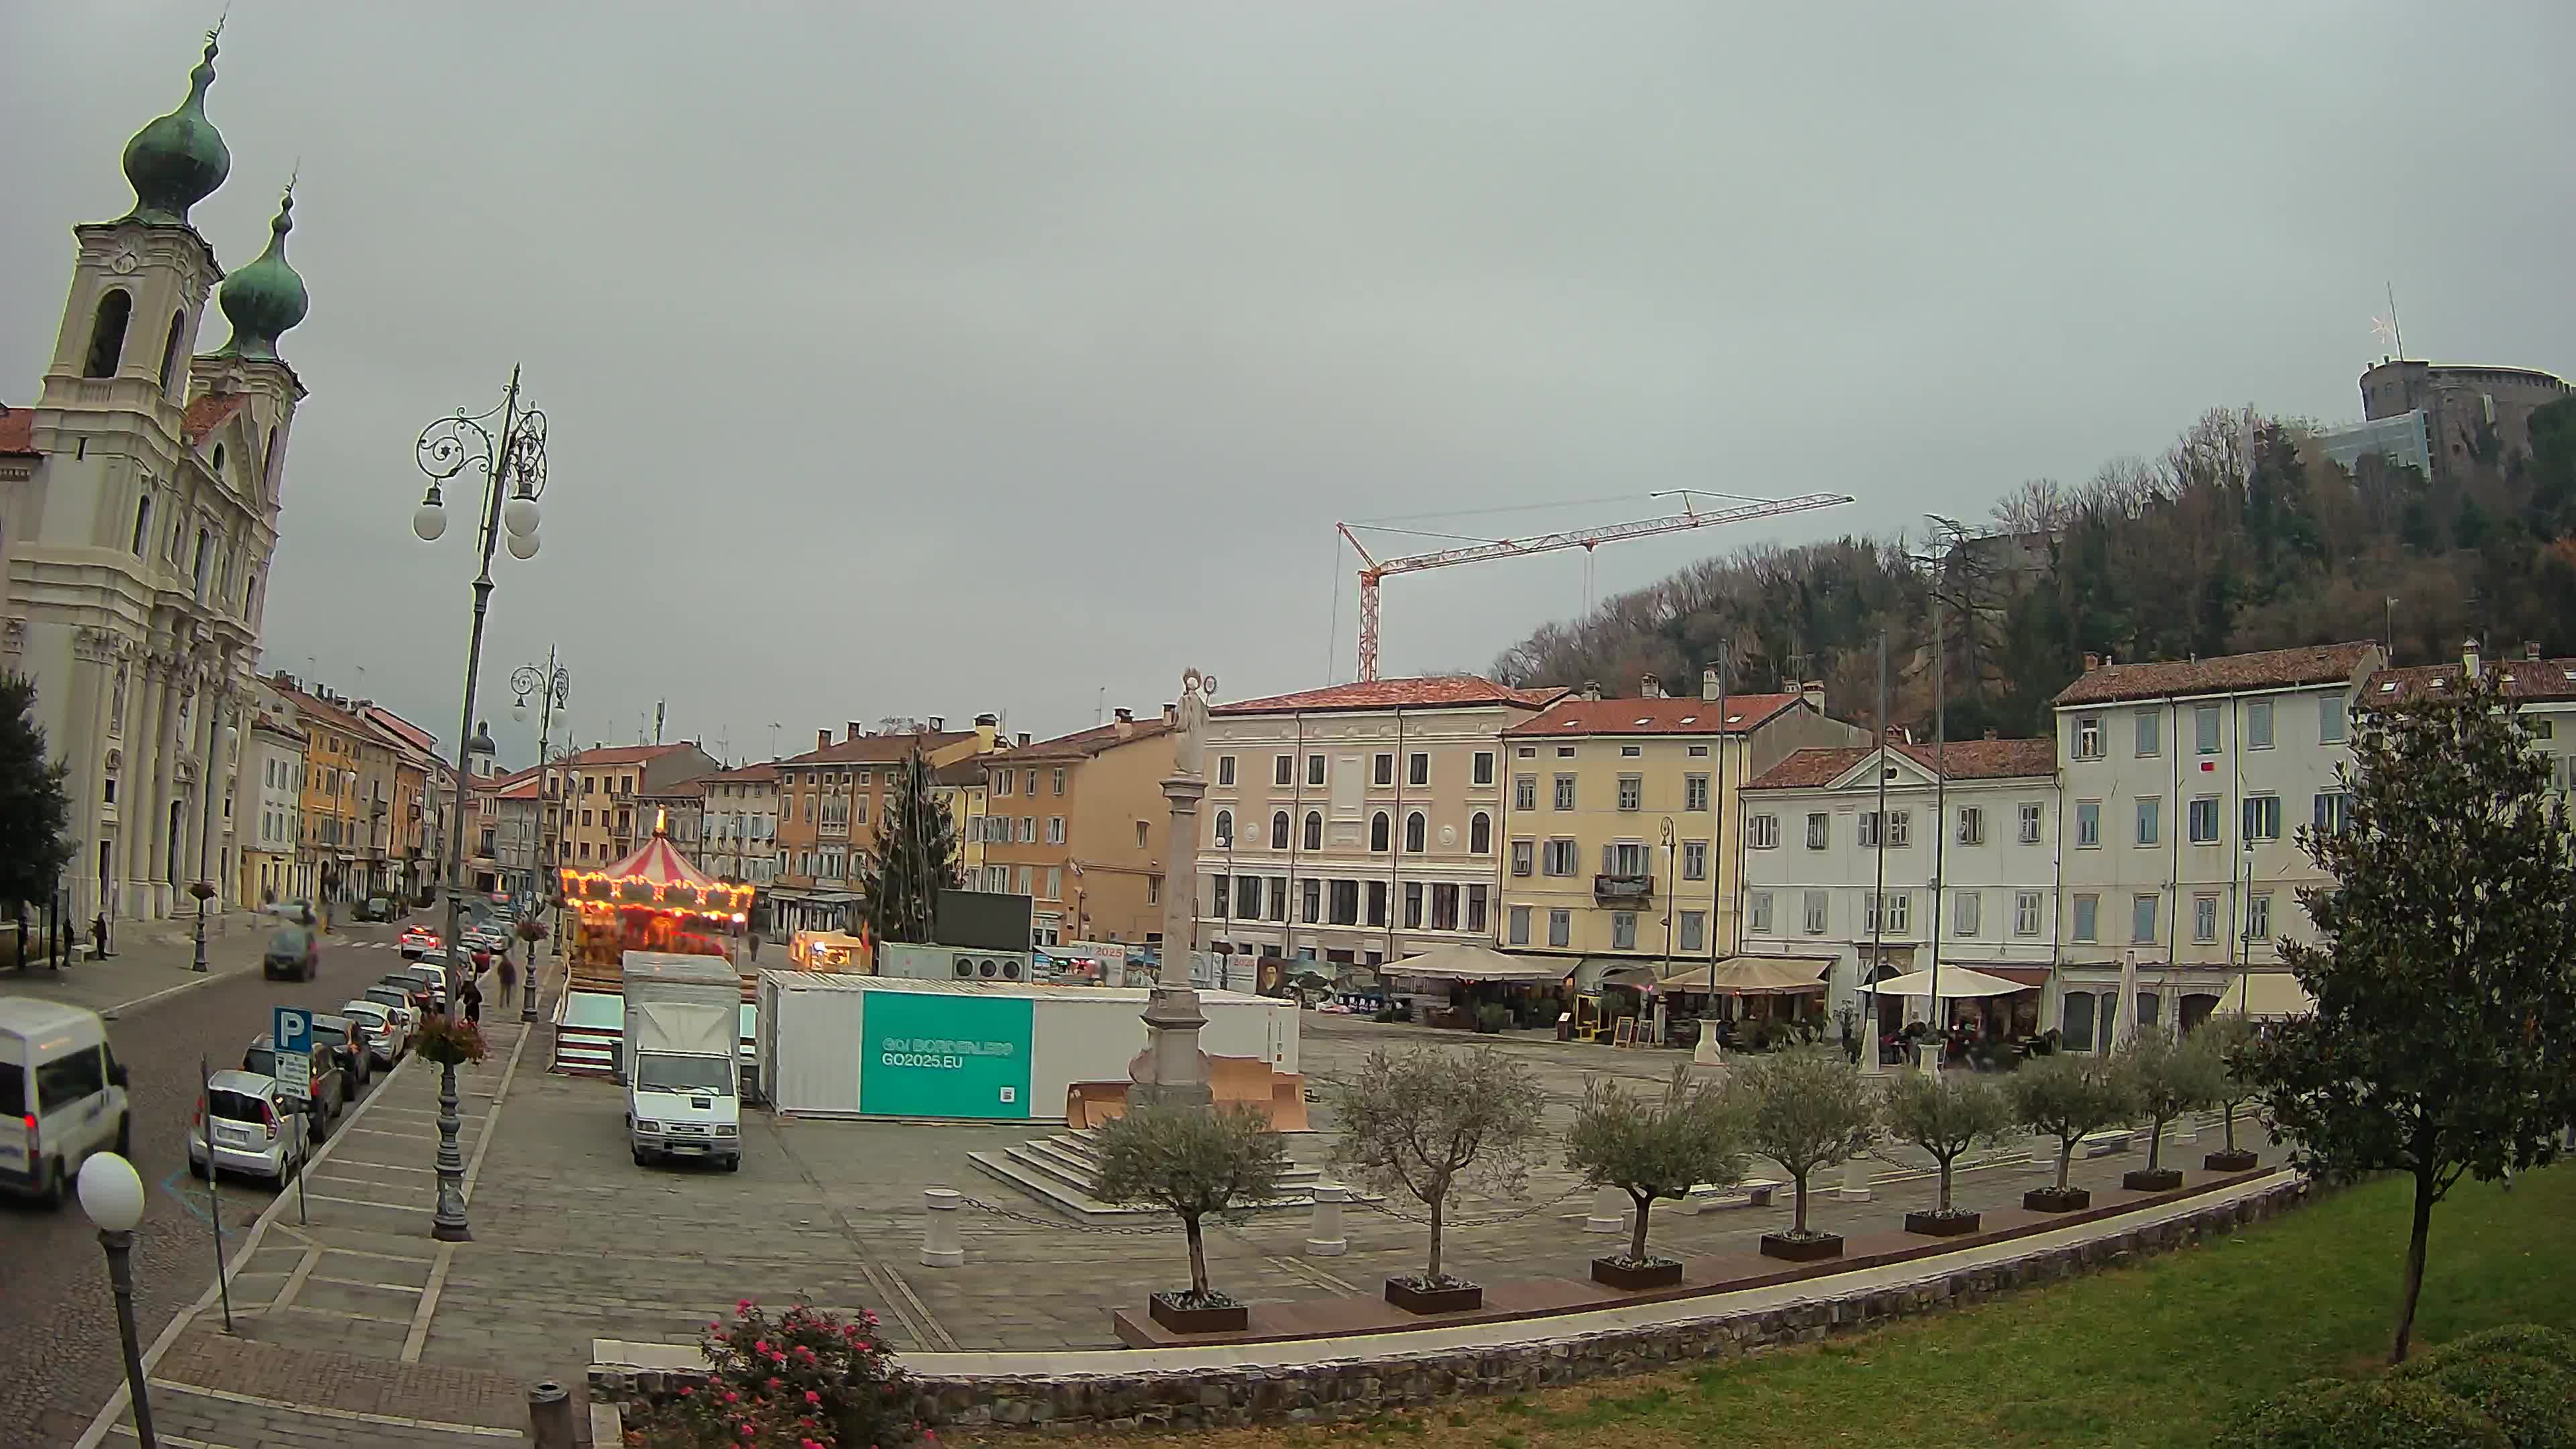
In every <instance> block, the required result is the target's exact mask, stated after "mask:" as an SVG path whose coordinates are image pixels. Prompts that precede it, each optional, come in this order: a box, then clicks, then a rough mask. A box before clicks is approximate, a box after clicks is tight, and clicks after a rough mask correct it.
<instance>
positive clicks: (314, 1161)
mask: <svg viewBox="0 0 2576 1449" xmlns="http://www.w3.org/2000/svg"><path fill="white" fill-rule="evenodd" d="M204 984H205V983H204V982H201V981H186V982H182V983H180V984H179V986H177V987H176V988H173V989H174V990H180V991H184V990H186V989H188V988H189V987H191V986H201V985H204ZM520 1042H521V1045H522V1046H524V1045H525V1044H526V1036H525V1035H522V1037H521V1038H520ZM517 1060H518V1058H517V1055H516V1053H515V1052H514V1053H513V1054H512V1057H511V1062H512V1065H513V1067H515V1065H516V1063H517ZM420 1061H421V1058H419V1057H417V1056H409V1057H405V1058H403V1061H402V1065H400V1066H398V1067H395V1068H394V1069H393V1070H392V1071H391V1072H388V1073H386V1074H385V1079H384V1083H383V1086H380V1087H379V1088H378V1089H377V1090H375V1091H374V1092H371V1093H369V1094H368V1095H367V1099H366V1100H365V1101H363V1102H361V1103H359V1104H358V1110H356V1111H355V1112H352V1113H350V1114H349V1115H348V1117H347V1118H346V1119H345V1120H344V1121H342V1122H341V1124H340V1125H339V1126H338V1127H337V1128H335V1129H333V1131H332V1133H331V1136H330V1139H329V1140H328V1141H326V1142H324V1143H323V1144H322V1146H321V1147H320V1148H319V1149H317V1150H316V1151H314V1153H313V1154H312V1155H311V1156H309V1157H307V1158H306V1159H305V1161H304V1168H303V1170H304V1171H305V1172H311V1171H312V1170H313V1169H314V1168H315V1167H317V1166H319V1165H320V1164H321V1163H323V1162H324V1161H326V1160H327V1159H328V1158H329V1157H330V1155H331V1154H332V1153H333V1152H335V1151H337V1150H338V1149H339V1146H340V1144H341V1143H343V1142H346V1141H348V1140H349V1137H348V1131H349V1128H350V1127H351V1126H353V1125H355V1124H356V1123H357V1121H358V1120H359V1119H360V1118H362V1117H364V1116H366V1115H367V1112H368V1110H369V1109H371V1108H373V1107H374V1106H375V1105H376V1104H377V1103H378V1102H381V1101H383V1100H384V1099H385V1097H386V1095H387V1094H386V1091H385V1088H387V1087H391V1086H392V1085H393V1083H394V1080H395V1078H397V1077H399V1076H400V1075H401V1074H403V1073H404V1072H407V1071H410V1070H411V1069H412V1067H413V1066H414V1065H415V1064H417V1063H419V1062H420ZM507 1078H508V1073H507V1072H506V1071H505V1072H504V1081H505V1082H506V1081H507ZM494 1105H495V1107H496V1108H497V1107H498V1105H499V1099H498V1097H496V1098H495V1099H494ZM490 1140H491V1128H490V1127H489V1126H488V1125H487V1126H486V1127H485V1128H484V1141H486V1142H488V1141H490ZM478 1147H479V1144H478ZM290 1201H291V1195H290V1194H288V1193H286V1192H283V1191H281V1192H279V1193H278V1195H277V1196H276V1197H275V1198H272V1199H271V1200H270V1201H269V1204H268V1206H267V1207H266V1208H264V1209H262V1210H261V1212H260V1215H259V1217H258V1218H257V1219H256V1220H255V1221H253V1222H252V1223H251V1226H250V1231H249V1232H248V1233H246V1234H244V1235H243V1237H242V1240H241V1246H240V1247H238V1248H236V1249H234V1250H233V1254H232V1256H231V1257H230V1258H229V1259H227V1260H226V1261H225V1263H224V1269H223V1275H222V1278H221V1280H220V1281H219V1282H217V1283H209V1284H207V1285H206V1291H205V1292H203V1293H200V1294H198V1295H197V1301H196V1302H195V1303H193V1304H191V1305H189V1306H188V1307H186V1308H184V1309H181V1310H180V1311H179V1312H178V1313H176V1314H174V1315H172V1317H171V1319H170V1321H169V1323H167V1324H165V1325H163V1327H162V1329H161V1332H160V1333H159V1334H158V1335H157V1336H156V1337H154V1338H153V1340H152V1343H151V1346H150V1347H148V1348H146V1349H145V1350H144V1352H143V1376H144V1378H145V1380H146V1381H147V1382H148V1381H149V1380H150V1379H151V1377H152V1370H153V1369H154V1368H156V1367H157V1366H159V1364H160V1362H161V1360H162V1358H163V1357H164V1356H166V1355H167V1354H168V1353H169V1352H170V1349H171V1348H172V1346H173V1345H175V1344H177V1343H178V1341H179V1336H180V1335H181V1334H183V1333H185V1332H186V1331H187V1330H188V1329H189V1327H190V1326H191V1325H193V1324H194V1323H195V1322H196V1321H197V1319H198V1318H199V1317H201V1316H202V1315H204V1313H205V1312H206V1310H207V1309H209V1308H212V1307H213V1306H214V1305H215V1302H216V1300H217V1298H218V1297H219V1296H220V1295H221V1293H222V1291H223V1287H224V1285H225V1284H229V1283H230V1282H231V1281H232V1280H233V1279H234V1278H236V1277H238V1276H240V1274H241V1271H242V1269H243V1268H244V1267H245V1266H247V1265H248V1264H249V1262H250V1260H251V1256H252V1255H253V1254H255V1253H257V1252H258V1251H259V1248H260V1242H261V1240H262V1239H263V1238H265V1237H267V1236H268V1229H269V1226H270V1225H271V1224H273V1223H275V1222H276V1221H278V1219H279V1218H280V1217H281V1216H283V1215H284V1213H285V1211H286V1209H287V1207H288V1205H289V1203H290ZM130 1397H131V1388H130V1386H129V1385H126V1384H119V1385H117V1386H116V1389H115V1390H114V1391H113V1392H112V1393H110V1394H109V1395H108V1398H107V1402H106V1403H105V1404H104V1405H102V1406H100V1408H99V1411H98V1412H97V1413H96V1414H94V1415H92V1416H91V1418H90V1422H89V1428H87V1429H86V1430H83V1431H82V1433H81V1436H80V1438H78V1439H76V1440H74V1441H73V1443H72V1449H98V1446H99V1445H100V1444H102V1443H104V1442H105V1441H106V1440H107V1438H108V1436H109V1435H110V1434H112V1433H114V1432H115V1430H116V1421H117V1419H118V1418H119V1417H120V1416H121V1415H123V1414H124V1413H125V1411H126V1409H127V1407H128V1406H129V1402H130Z"/></svg>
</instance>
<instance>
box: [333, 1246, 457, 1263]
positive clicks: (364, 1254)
mask: <svg viewBox="0 0 2576 1449" xmlns="http://www.w3.org/2000/svg"><path fill="white" fill-rule="evenodd" d="M322 1251H324V1252H326V1253H337V1254H339V1255H340V1256H341V1257H344V1258H381V1259H383V1260H384V1261H386V1262H388V1263H421V1264H428V1263H433V1262H436V1261H437V1259H435V1258H413V1257H406V1256H405V1255H403V1254H401V1253H378V1252H374V1251H372V1250H370V1249H366V1248H343V1247H341V1246H339V1245H338V1244H336V1243H335V1244H333V1245H331V1246H330V1247H327V1248H324V1249H323V1250H322Z"/></svg>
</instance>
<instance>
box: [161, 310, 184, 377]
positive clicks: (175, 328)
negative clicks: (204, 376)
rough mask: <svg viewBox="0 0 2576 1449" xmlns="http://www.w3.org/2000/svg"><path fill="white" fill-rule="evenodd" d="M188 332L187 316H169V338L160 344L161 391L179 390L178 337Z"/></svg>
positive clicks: (181, 314) (176, 314)
mask: <svg viewBox="0 0 2576 1449" xmlns="http://www.w3.org/2000/svg"><path fill="white" fill-rule="evenodd" d="M187 330H188V314H187V313H185V312H173V313H171V314H170V336H169V338H168V340H166V341H164V342H163V343H162V344H161V390H162V391H163V392H177V391H178V390H179V337H180V335H181V334H182V333H184V332H186V331H187Z"/></svg>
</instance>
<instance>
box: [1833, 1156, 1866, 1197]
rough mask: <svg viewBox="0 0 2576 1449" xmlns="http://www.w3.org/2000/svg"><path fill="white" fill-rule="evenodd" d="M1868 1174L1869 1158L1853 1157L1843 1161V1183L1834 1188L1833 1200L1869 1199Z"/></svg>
mask: <svg viewBox="0 0 2576 1449" xmlns="http://www.w3.org/2000/svg"><path fill="white" fill-rule="evenodd" d="M1870 1175H1871V1174H1870V1168H1869V1159H1868V1158H1866V1157H1855V1158H1853V1159H1852V1160H1851V1161H1849V1162H1846V1163H1844V1164H1843V1185H1842V1186H1841V1187H1840V1188H1838V1189H1836V1190H1835V1192H1834V1198H1835V1200H1836V1201H1838V1202H1867V1201H1869V1196H1870V1194H1869V1179H1870Z"/></svg>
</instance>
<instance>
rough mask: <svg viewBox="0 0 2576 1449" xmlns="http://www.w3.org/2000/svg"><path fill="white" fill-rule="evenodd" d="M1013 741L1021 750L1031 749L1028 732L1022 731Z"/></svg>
mask: <svg viewBox="0 0 2576 1449" xmlns="http://www.w3.org/2000/svg"><path fill="white" fill-rule="evenodd" d="M1013 740H1014V742H1015V743H1016V744H1018V745H1019V747H1020V748H1021V749H1024V750H1025V749H1027V748H1028V747H1029V732H1028V731H1027V730H1022V731H1020V732H1019V734H1018V735H1016V736H1014V737H1013Z"/></svg>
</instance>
